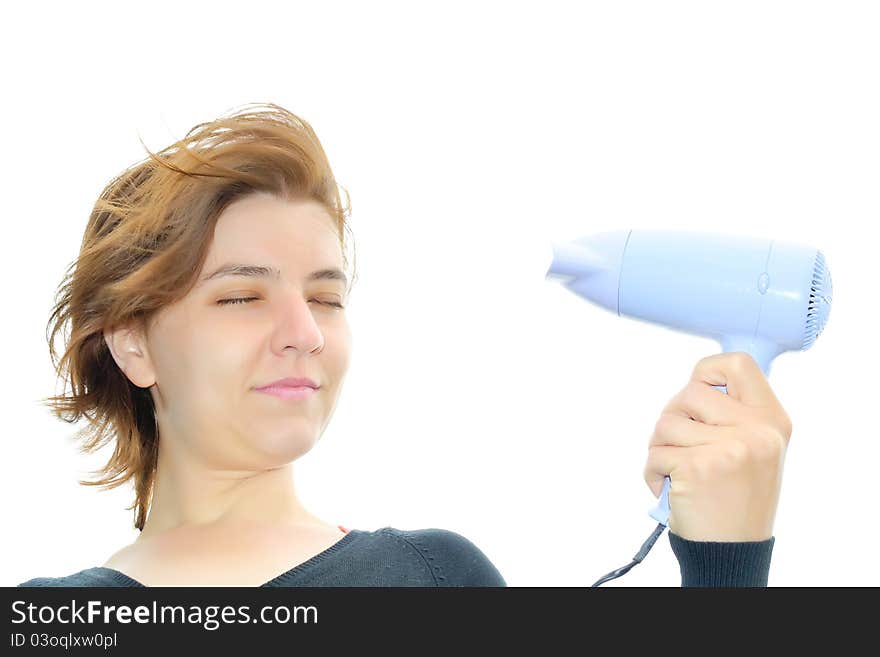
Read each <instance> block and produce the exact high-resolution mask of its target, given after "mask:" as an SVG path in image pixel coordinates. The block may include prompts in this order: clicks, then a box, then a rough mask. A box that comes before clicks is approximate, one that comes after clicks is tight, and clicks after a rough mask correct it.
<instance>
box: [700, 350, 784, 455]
mask: <svg viewBox="0 0 880 657" xmlns="http://www.w3.org/2000/svg"><path fill="white" fill-rule="evenodd" d="M691 381H692V382H698V383H703V384H708V386H709V388H708V389H710V390H715V389H714V388H711V386H714V385H724V386H727V396H728V397H729V398H730V399H731V400H735V401H736V402H740V403H741V404H743V405H745V406H746V407H749V408H750V409H756V412H751V413H750V412H748V411H747V409H742V408H740V409H739V410H738V411H736V413H737V414H738V416H739V418H738V420H736V421H734V422H731V420H730V418H731V411H732V409H735V405H734V406H731V405H730V404H726V405H725V404H720V403H719V404H713V405H712V406H711V409H710V410H708V413H707V415H708V416H709V417H710V418H711V419H714V420H717V421H719V423H720V424H724V425H727V426H730V425H731V424H736V423H739V424H741V423H742V422H743V421H744V420H745V419H747V418H752V419H754V418H758V419H759V421H760V422H761V423H763V424H770V425H772V426H774V427H775V428H776V429H777V430H778V431H779V432H780V433H781V434H782V435H783V436H784V437H785V439H786V441H787V440H788V439H789V438H790V437H791V432H792V424H791V419H790V418H789V417H788V414H787V413H786V412H785V409H784V408H783V407H782V404H781V403H780V402H779V399H777V397H776V394H775V393H774V392H773V388H771V386H770V382H769V381H768V380H767V377H766V376H765V375H764V372H762V371H761V368H760V367H759V366H758V363H757V362H756V361H755V359H754V358H752V356H751V355H749V354H748V353H746V352H744V351H735V352H730V353H721V354H714V355H712V356H707V357H706V358H703V359H702V360H700V361H699V362H698V363H697V365H696V367H694V371H693V374H692V375H691ZM703 387H706V386H703ZM699 390H700V386H697V391H699ZM716 392H719V393H721V394H722V395H723V394H724V393H723V392H721V391H720V390H716ZM688 395H690V396H688V400H691V401H695V402H696V403H697V409H699V407H700V406H699V403H700V400H706V399H711V397H706V395H700V394H699V392H696V393H695V392H693V391H691V392H689V393H688ZM707 408H708V407H707ZM709 423H711V424H715V423H716V422H712V421H710V422H709Z"/></svg>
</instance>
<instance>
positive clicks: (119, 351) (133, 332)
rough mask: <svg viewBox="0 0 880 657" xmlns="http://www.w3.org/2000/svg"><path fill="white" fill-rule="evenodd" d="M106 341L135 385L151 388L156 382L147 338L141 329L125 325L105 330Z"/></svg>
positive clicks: (120, 366) (116, 359) (111, 352)
mask: <svg viewBox="0 0 880 657" xmlns="http://www.w3.org/2000/svg"><path fill="white" fill-rule="evenodd" d="M104 342H106V343H107V348H108V349H109V350H110V354H111V355H112V356H113V360H115V361H116V364H117V365H118V366H119V369H120V370H122V372H123V373H124V374H125V376H127V377H128V380H129V381H131V382H132V383H133V384H134V385H136V386H138V387H139V388H149V387H150V386H152V385H153V384H154V383H155V382H156V376H155V373H154V370H153V363H152V361H151V360H150V354H149V352H148V351H147V344H146V340H145V339H144V335H143V333H142V332H141V331H140V330H138V329H136V328H133V327H130V326H123V327H121V328H118V329H115V330H113V331H104Z"/></svg>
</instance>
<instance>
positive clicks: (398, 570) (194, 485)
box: [19, 104, 772, 586]
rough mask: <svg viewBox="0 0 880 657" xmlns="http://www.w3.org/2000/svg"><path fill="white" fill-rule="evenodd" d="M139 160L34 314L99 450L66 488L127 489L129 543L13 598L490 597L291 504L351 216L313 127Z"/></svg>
mask: <svg viewBox="0 0 880 657" xmlns="http://www.w3.org/2000/svg"><path fill="white" fill-rule="evenodd" d="M148 153H149V158H147V159H146V160H145V161H143V162H141V163H139V164H137V165H135V166H133V167H132V168H130V169H128V170H126V171H125V172H123V173H122V174H121V175H120V176H118V177H117V178H116V179H114V180H113V181H112V182H111V183H110V184H109V185H108V186H107V188H106V189H105V190H104V192H103V193H102V194H101V197H100V198H99V199H98V201H97V203H96V205H95V207H94V210H93V212H92V215H91V217H90V220H89V224H88V226H87V229H86V233H85V236H84V240H83V243H82V249H81V253H80V256H79V259H78V261H77V263H76V269H75V271H74V273H73V274H72V275H69V281H68V282H67V283H66V285H64V286H63V292H64V293H63V295H62V297H61V299H60V301H59V302H58V304H57V305H56V306H55V308H54V312H53V313H52V319H54V320H55V324H54V327H53V332H52V340H53V339H54V335H55V333H57V331H58V330H60V328H61V327H62V325H63V324H64V322H66V321H67V320H70V321H71V324H72V331H71V336H70V341H69V344H68V345H67V348H66V350H65V352H64V354H63V356H62V358H61V361H60V363H57V364H56V367H57V368H58V370H59V372H60V371H61V368H63V367H66V369H67V370H68V372H69V376H70V380H71V387H72V394H71V395H70V396H60V397H51V398H49V401H50V403H51V405H52V408H53V410H54V412H55V413H56V414H57V415H58V417H60V418H62V419H66V418H65V417H64V416H65V414H70V415H72V419H70V420H68V421H76V419H78V418H79V417H81V416H85V417H87V419H88V420H89V426H88V427H87V428H86V429H85V430H84V431H83V432H81V433H82V434H83V437H84V438H85V441H84V442H85V445H84V448H83V449H84V450H85V451H88V450H92V449H96V448H98V447H100V446H102V445H103V444H104V443H106V442H107V441H110V440H112V441H114V442H115V451H114V453H113V455H112V457H111V458H110V460H109V461H108V463H107V464H106V466H105V467H104V468H103V469H102V471H101V474H102V475H103V477H102V478H101V479H100V480H98V481H95V482H81V483H83V484H87V485H105V486H107V487H115V486H119V485H121V484H123V483H125V482H127V481H129V480H131V481H132V482H133V485H134V489H135V501H134V504H133V506H132V507H129V508H134V510H135V514H134V515H135V520H134V524H135V527H137V528H138V529H139V530H140V535H139V536H138V538H137V539H136V540H135V541H134V542H133V543H132V544H131V545H128V546H125V547H123V548H122V549H120V550H118V551H117V552H115V553H114V554H112V555H111V556H110V557H109V559H107V561H106V562H104V563H103V564H102V565H101V566H93V567H90V568H87V569H85V570H81V571H79V572H77V573H75V574H73V575H69V576H67V577H38V578H34V579H31V580H28V581H27V582H24V583H23V584H19V586H504V585H505V581H504V579H503V578H502V576H501V574H500V573H499V572H498V570H497V569H496V568H495V566H494V565H493V564H492V563H491V562H490V561H489V559H488V558H487V557H486V556H485V555H484V554H483V553H482V552H481V551H480V550H479V549H478V548H477V547H476V546H475V545H474V544H473V543H471V542H470V541H469V540H468V539H466V538H464V537H463V536H461V535H459V534H457V533H455V532H452V531H449V530H443V529H420V530H400V529H396V528H393V527H384V528H382V529H379V530H376V531H366V530H359V529H351V530H349V529H346V528H345V527H343V526H341V525H337V524H334V523H331V522H327V521H325V520H322V519H320V518H318V517H316V516H315V515H313V514H312V513H310V512H309V511H308V510H307V509H306V508H305V507H304V506H303V504H302V503H301V502H300V500H299V499H298V497H297V495H296V491H295V485H294V469H293V462H294V461H295V460H296V459H297V458H298V457H300V456H302V455H303V454H305V453H306V452H308V450H310V449H311V448H312V447H313V446H314V445H315V443H316V442H317V441H318V440H319V438H320V436H321V435H322V433H323V431H324V429H325V428H326V426H327V424H328V422H329V421H330V418H331V416H332V415H333V411H334V408H335V405H336V401H337V399H338V397H339V393H340V390H341V387H342V383H343V380H344V378H345V375H346V372H347V369H348V365H349V355H350V349H351V334H350V331H349V326H348V322H347V320H346V316H345V305H346V303H347V299H348V295H349V292H350V285H351V284H352V283H353V282H354V278H352V279H351V280H349V278H348V276H347V273H346V272H347V265H348V261H347V259H346V256H345V251H346V245H347V243H346V240H345V228H346V226H347V222H346V218H347V216H348V214H349V208H348V206H347V205H345V206H343V204H342V202H341V199H340V196H339V192H338V190H337V185H336V183H335V179H334V176H333V173H332V171H331V168H330V166H329V163H328V161H327V158H326V156H325V154H324V151H323V148H322V146H321V144H320V142H319V140H318V138H317V136H316V135H315V133H314V131H313V130H312V128H311V126H310V125H309V124H308V123H306V122H305V121H303V120H302V119H300V118H298V117H297V116H295V115H293V114H291V113H290V112H288V111H286V110H284V109H283V108H281V107H279V106H277V105H274V104H268V105H265V106H258V107H247V106H246V107H245V108H244V109H243V110H240V111H238V112H235V113H232V114H230V115H228V116H226V117H222V118H220V119H218V120H216V121H213V122H209V123H203V124H199V125H197V126H195V127H194V128H193V129H192V130H190V132H189V133H187V135H186V137H185V138H184V139H182V140H181V141H180V142H178V143H176V144H173V145H172V146H169V147H168V148H166V149H164V150H163V151H160V152H159V153H158V154H154V153H152V152H150V151H149V150H148ZM52 340H50V353H51V355H52V358H53V363H55V357H56V354H55V351H54V345H53V342H52ZM279 382H280V383H279ZM675 538H676V540H677V541H678V543H676V544H675V545H674V547H676V546H677V547H676V550H677V551H676V554H677V556H678V557H679V560H680V562H681V564H682V572H683V573H685V570H686V569H690V571H689V572H697V570H698V569H702V570H701V572H704V573H705V579H706V581H707V582H711V581H716V582H717V581H720V580H718V577H719V576H728V575H730V573H735V572H741V571H743V568H742V564H743V563H747V564H749V563H751V564H753V565H755V564H756V565H755V568H753V571H755V572H757V575H755V574H754V572H753V573H752V575H751V576H752V577H755V576H757V578H758V579H760V578H761V577H762V576H764V577H765V576H766V567H767V566H768V565H769V547H770V546H772V540H771V541H770V542H769V543H761V544H758V543H756V544H753V545H755V546H757V547H758V548H759V549H758V550H757V551H756V550H752V551H746V552H743V554H742V555H740V557H738V558H739V559H740V562H738V563H732V564H729V566H725V565H724V564H723V563H722V564H720V565H716V566H713V568H715V571H712V569H708V570H707V569H706V568H705V567H704V563H708V561H707V560H711V559H710V557H711V555H710V553H709V552H707V550H708V549H709V548H710V547H711V544H709V543H701V542H697V541H688V540H685V539H683V538H680V537H675ZM744 545H745V546H747V547H748V546H749V544H746V543H742V544H741V543H732V544H731V545H730V546H729V547H731V546H732V547H742V546H744ZM685 548H686V549H685ZM743 559H744V560H745V561H743ZM749 560H752V561H749ZM762 560H763V561H762ZM713 563H714V562H713ZM725 568H728V571H729V572H728V571H724V569H725ZM718 569H720V570H721V571H722V572H721V575H719V572H716V571H718ZM725 573H727V574H725ZM701 577H702V575H701ZM712 578H715V579H714V580H713V579H712ZM722 579H723V577H722ZM743 581H745V580H743ZM696 583H697V584H699V583H700V582H699V581H697V582H696ZM728 583H736V582H734V581H733V580H730V581H729V582H728Z"/></svg>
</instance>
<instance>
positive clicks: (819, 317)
mask: <svg viewBox="0 0 880 657" xmlns="http://www.w3.org/2000/svg"><path fill="white" fill-rule="evenodd" d="M831 296H832V288H831V272H830V271H829V269H828V267H827V266H826V265H825V256H824V255H822V252H821V251H816V262H815V264H814V265H813V281H812V283H811V284H810V304H809V306H808V308H807V323H806V325H805V326H804V342H803V346H802V347H801V350H805V349H809V348H810V347H811V346H812V345H813V343H814V342H815V341H816V338H817V337H819V334H820V333H821V332H822V329H824V328H825V323H826V322H827V321H828V313H829V312H830V311H831Z"/></svg>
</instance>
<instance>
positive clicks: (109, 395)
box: [41, 103, 356, 530]
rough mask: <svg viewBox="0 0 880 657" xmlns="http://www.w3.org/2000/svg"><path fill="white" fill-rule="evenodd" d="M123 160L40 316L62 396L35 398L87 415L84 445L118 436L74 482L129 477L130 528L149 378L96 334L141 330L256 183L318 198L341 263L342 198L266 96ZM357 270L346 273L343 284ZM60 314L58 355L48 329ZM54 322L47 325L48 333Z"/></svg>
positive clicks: (313, 146) (141, 483)
mask: <svg viewBox="0 0 880 657" xmlns="http://www.w3.org/2000/svg"><path fill="white" fill-rule="evenodd" d="M141 145H142V146H143V147H144V149H145V150H146V151H147V154H148V157H147V158H146V159H144V160H142V161H141V162H138V163H137V164H134V165H132V166H131V167H129V168H128V169H126V170H124V171H123V172H122V173H121V174H119V175H118V176H117V177H116V178H114V179H113V180H111V181H110V183H109V184H108V185H107V186H106V187H105V188H104V190H103V192H102V193H101V195H100V197H99V198H98V200H97V201H96V203H95V205H94V208H93V209H92V212H91V214H90V216H89V221H88V225H87V226H86V230H85V234H84V236H83V240H82V245H81V247H80V253H79V256H78V257H77V259H76V260H75V261H74V262H72V263H71V264H70V266H69V267H68V269H67V273H66V275H65V277H64V281H63V282H62V284H61V285H60V287H59V289H58V292H57V294H56V296H55V305H54V307H53V309H52V314H51V316H50V318H49V323H48V325H47V340H48V342H49V353H50V357H51V359H52V364H53V366H54V368H55V370H56V373H57V375H58V377H60V378H62V380H63V381H64V382H65V383H69V385H70V394H69V395H66V394H62V395H57V396H52V397H47V398H43V399H42V400H41V401H42V403H44V404H46V405H47V406H49V408H50V409H51V411H52V414H53V415H55V416H56V417H57V418H59V419H61V420H63V421H65V422H68V423H71V424H72V423H75V422H77V421H78V420H79V419H80V418H81V417H84V418H85V419H86V420H87V425H86V426H84V427H83V428H82V429H79V430H78V431H77V432H76V434H75V437H76V439H77V440H78V441H82V443H81V444H80V445H79V450H80V452H81V453H83V454H87V453H90V452H93V451H96V450H98V449H100V448H101V447H103V446H104V445H106V444H107V443H108V442H110V441H114V442H115V447H114V451H113V454H112V456H110V458H109V459H108V461H107V463H106V465H104V466H103V467H101V468H99V469H98V470H95V471H92V472H91V474H92V475H93V476H96V477H97V479H94V480H80V481H79V483H80V484H82V485H84V486H103V487H105V488H106V489H111V488H116V487H118V486H120V485H122V484H124V483H126V482H127V481H129V480H132V479H133V480H134V481H133V483H134V493H135V495H134V502H133V503H132V505H131V506H129V507H127V509H128V510H131V509H134V516H135V518H134V526H135V527H136V528H137V529H138V530H143V527H144V522H145V520H146V516H147V511H148V509H149V506H150V502H151V500H152V493H153V484H154V478H155V473H156V465H157V461H158V455H159V427H158V425H157V422H156V416H155V407H154V404H153V398H152V396H151V395H150V391H149V388H141V387H138V386H136V385H134V384H133V383H132V382H131V381H130V380H129V379H128V378H127V377H126V375H125V374H124V373H123V372H122V371H121V370H120V368H119V367H118V365H117V364H116V361H115V360H114V359H113V356H112V354H111V353H110V350H109V348H108V346H107V343H106V342H105V340H104V332H105V331H108V332H110V331H113V330H114V329H116V328H118V327H122V326H136V327H139V328H141V329H142V330H145V329H146V328H147V326H148V324H149V322H150V319H151V318H152V317H153V316H154V315H155V314H156V313H157V312H158V311H159V310H160V309H161V308H162V307H163V306H166V305H169V304H172V303H175V302H176V301H178V300H180V299H182V298H183V297H184V296H186V294H187V293H188V292H189V291H190V290H191V289H192V288H193V286H194V285H195V284H196V283H197V277H198V273H199V272H200V271H201V269H202V265H203V263H204V262H205V259H206V257H207V254H208V250H209V247H210V242H211V240H212V239H213V235H214V227H215V225H216V223H217V219H218V217H219V215H220V214H221V213H222V212H223V210H224V209H225V208H226V207H227V206H228V205H230V204H231V203H232V202H233V201H235V200H238V199H240V198H243V197H244V196H246V195H248V194H252V193H255V192H269V193H271V194H273V195H274V196H276V197H277V198H280V199H282V200H304V201H305V200H311V201H317V202H319V203H320V204H321V205H322V206H323V207H324V209H325V210H326V211H327V212H328V214H329V215H330V217H331V219H332V220H333V222H334V224H335V226H336V228H337V232H338V235H339V240H340V245H341V247H342V254H343V259H344V262H345V266H346V269H347V268H348V258H347V255H346V249H347V245H348V242H347V240H346V239H345V232H346V230H349V225H348V221H347V220H348V217H349V215H350V212H351V210H350V205H349V196H348V191H347V190H344V188H343V190H344V191H345V197H346V203H345V205H343V204H342V201H341V197H340V194H339V189H338V187H337V184H336V180H335V177H334V175H333V172H332V170H331V168H330V164H329V162H328V160H327V156H326V154H325V153H324V149H323V147H322V146H321V143H320V141H319V140H318V137H317V136H316V134H315V132H314V130H313V129H312V127H311V126H310V125H309V124H308V123H307V122H306V121H304V120H303V119H301V118H299V117H297V116H296V115H295V114H292V113H291V112H289V111H287V110H285V109H284V108H282V107H280V106H278V105H276V104H274V103H262V104H258V103H251V104H248V105H244V106H242V107H240V108H239V109H238V110H234V111H232V112H231V113H229V114H227V115H225V116H223V117H220V118H218V119H216V120H214V121H210V122H207V123H200V124H198V125H196V126H195V127H193V128H192V129H191V130H190V131H189V132H188V133H187V134H186V136H185V137H184V138H183V139H181V140H179V141H177V142H175V143H174V144H172V145H170V146H168V147H167V148H165V149H163V150H161V151H159V152H158V153H153V152H152V151H150V149H149V148H147V147H146V146H145V145H144V144H143V141H141ZM355 276H356V275H353V276H350V277H349V279H350V283H349V288H350V286H351V285H352V284H353V283H354V279H355ZM67 322H70V335H69V337H68V340H67V343H66V345H65V349H64V353H63V355H62V356H61V358H60V359H58V357H57V352H56V350H55V339H56V335H57V333H58V332H59V331H61V330H62V329H63V328H64V327H65V325H66V324H67ZM50 328H51V334H48V331H49V329H50Z"/></svg>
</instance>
